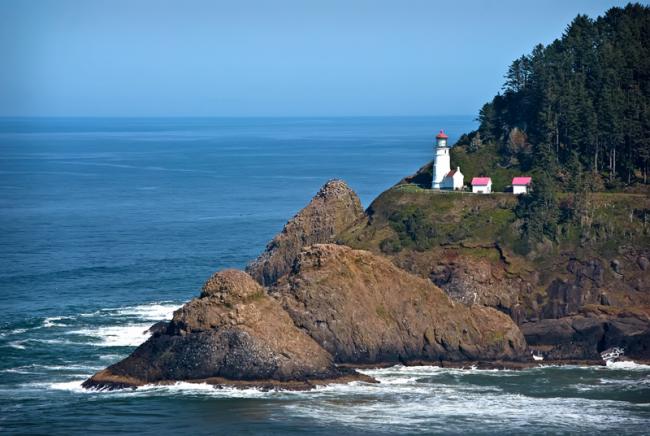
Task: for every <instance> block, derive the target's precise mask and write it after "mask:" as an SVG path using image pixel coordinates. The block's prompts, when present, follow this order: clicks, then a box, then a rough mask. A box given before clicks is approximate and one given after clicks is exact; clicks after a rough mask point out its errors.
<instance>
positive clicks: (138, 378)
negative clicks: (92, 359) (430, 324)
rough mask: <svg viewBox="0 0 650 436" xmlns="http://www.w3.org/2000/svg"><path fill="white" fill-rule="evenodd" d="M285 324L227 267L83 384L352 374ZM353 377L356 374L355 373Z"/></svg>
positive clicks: (271, 304) (256, 288) (272, 305)
mask: <svg viewBox="0 0 650 436" xmlns="http://www.w3.org/2000/svg"><path fill="white" fill-rule="evenodd" d="M355 375H358V374H356V373H355V372H354V371H350V370H345V369H338V368H336V367H335V366H334V364H333V361H332V357H331V355H330V354H329V353H328V352H327V351H325V350H324V349H323V348H321V347H320V346H319V345H318V344H317V343H316V342H315V341H314V340H313V339H312V338H310V337H309V336H308V335H307V334H306V333H304V332H303V331H301V330H299V329H298V328H296V327H295V325H294V324H293V322H292V320H291V318H290V317H289V316H288V314H287V313H286V312H285V311H284V310H283V309H282V307H281V306H280V304H279V303H278V302H277V301H275V300H274V299H273V298H270V297H269V296H268V295H267V294H266V292H265V290H264V289H263V288H262V287H261V286H260V285H259V284H258V283H257V282H255V281H254V280H253V279H252V278H251V277H250V276H249V275H248V274H246V273H244V272H241V271H235V270H227V271H223V272H220V273H217V274H215V275H214V276H213V277H212V278H210V280H209V281H208V282H207V283H206V284H205V286H204V288H203V292H202V294H201V297H200V298H197V299H194V300H192V301H190V302H189V303H187V304H186V305H185V306H183V307H182V308H181V309H179V310H177V311H176V312H175V313H174V317H173V319H172V321H171V322H170V323H169V325H168V326H167V328H166V329H165V330H164V331H159V332H158V333H155V334H154V336H152V337H151V338H150V339H149V340H147V341H146V342H145V343H144V344H142V345H141V346H140V347H138V348H137V349H136V350H135V351H134V352H133V353H132V354H131V355H130V356H129V357H127V358H126V359H124V360H122V361H121V362H118V363H116V364H115V365H112V366H110V367H108V368H107V369H105V370H103V371H100V372H99V373H97V374H95V375H94V376H93V377H91V378H90V379H89V380H87V381H86V382H85V383H84V386H85V387H99V388H104V387H105V388H120V387H128V386H138V385H142V384H145V383H152V382H162V381H168V380H207V381H210V379H213V378H218V379H219V380H218V381H219V384H227V383H228V381H258V382H262V381H265V380H266V381H275V382H293V381H308V380H331V379H336V378H339V377H342V376H348V377H351V376H352V377H351V378H352V379H354V376H355ZM357 378H362V377H361V376H360V375H359V377H357Z"/></svg>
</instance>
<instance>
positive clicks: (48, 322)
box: [43, 316, 73, 328]
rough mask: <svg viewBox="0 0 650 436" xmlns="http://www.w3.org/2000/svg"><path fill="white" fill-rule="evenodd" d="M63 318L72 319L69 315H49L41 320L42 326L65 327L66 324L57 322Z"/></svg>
mask: <svg viewBox="0 0 650 436" xmlns="http://www.w3.org/2000/svg"><path fill="white" fill-rule="evenodd" d="M64 319H73V317H71V316H51V317H48V318H45V320H43V328H50V327H66V326H67V325H66V324H63V323H59V321H62V320H64Z"/></svg>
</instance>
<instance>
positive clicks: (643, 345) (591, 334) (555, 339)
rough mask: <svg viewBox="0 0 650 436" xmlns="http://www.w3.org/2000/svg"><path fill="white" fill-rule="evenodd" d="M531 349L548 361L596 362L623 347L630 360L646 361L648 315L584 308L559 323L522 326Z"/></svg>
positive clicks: (649, 343) (649, 337) (641, 310)
mask: <svg viewBox="0 0 650 436" xmlns="http://www.w3.org/2000/svg"><path fill="white" fill-rule="evenodd" d="M521 329H522V331H523V333H524V335H525V336H526V340H527V341H528V343H529V344H530V346H531V348H532V349H535V350H537V351H539V353H540V354H543V355H544V356H545V357H546V358H548V359H594V360H599V359H600V353H601V352H603V351H604V350H607V349H608V348H611V347H623V348H624V349H625V355H626V356H627V357H630V358H633V359H645V360H647V359H650V313H649V312H648V310H647V309H646V308H636V309H631V308H626V309H619V308H613V307H607V306H586V307H584V308H582V309H581V310H580V313H579V314H577V315H573V316H567V317H564V318H560V319H543V320H541V321H538V322H534V323H525V324H522V326H521Z"/></svg>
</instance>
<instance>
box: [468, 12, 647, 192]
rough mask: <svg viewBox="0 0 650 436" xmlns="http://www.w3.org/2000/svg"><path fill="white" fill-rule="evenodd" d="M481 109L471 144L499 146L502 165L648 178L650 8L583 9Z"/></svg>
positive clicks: (566, 181)
mask: <svg viewBox="0 0 650 436" xmlns="http://www.w3.org/2000/svg"><path fill="white" fill-rule="evenodd" d="M505 79H506V80H505V83H504V85H503V89H502V92H501V93H499V94H497V95H496V96H495V97H494V98H493V99H492V101H491V102H489V103H486V104H485V105H484V106H483V108H482V109H481V110H480V113H479V121H480V127H479V129H478V131H477V132H473V133H472V134H470V135H468V136H465V137H464V139H465V140H466V142H467V144H461V145H465V148H466V149H467V151H468V152H472V151H475V150H476V149H477V148H479V147H480V144H481V143H492V144H497V146H498V154H499V158H500V159H501V160H502V164H503V165H512V166H518V167H519V168H520V169H521V170H522V171H535V170H538V171H540V172H545V173H548V174H550V175H551V176H552V177H553V178H555V179H556V180H557V181H558V182H559V183H560V184H562V185H563V186H564V187H567V188H568V187H569V186H570V185H571V184H572V183H575V181H574V180H573V179H574V178H575V177H576V174H575V171H576V169H578V168H579V171H581V172H588V173H592V174H593V175H595V176H596V177H598V178H600V179H602V181H603V182H605V183H606V184H607V185H608V186H610V187H613V186H617V185H621V184H631V183H638V182H640V183H648V170H649V168H648V167H649V165H650V7H647V6H643V5H640V4H628V5H627V6H626V7H624V8H618V7H616V8H612V9H610V10H608V11H607V13H606V14H605V15H604V16H602V17H598V18H597V19H595V20H593V19H591V18H589V17H587V16H586V15H578V16H577V17H576V18H575V19H574V20H573V22H572V23H571V24H570V25H569V26H568V27H567V29H566V30H565V32H564V34H563V35H562V37H561V38H559V39H557V40H555V41H554V42H553V43H551V44H550V45H548V46H543V45H541V44H540V45H537V46H536V47H534V48H533V50H532V52H531V53H530V54H528V55H525V56H521V57H520V58H519V59H516V60H515V61H514V62H513V63H512V65H510V68H509V69H508V72H507V74H506V77H505Z"/></svg>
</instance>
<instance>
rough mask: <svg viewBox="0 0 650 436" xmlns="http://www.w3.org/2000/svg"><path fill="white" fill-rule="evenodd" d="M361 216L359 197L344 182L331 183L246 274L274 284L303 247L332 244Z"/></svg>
mask: <svg viewBox="0 0 650 436" xmlns="http://www.w3.org/2000/svg"><path fill="white" fill-rule="evenodd" d="M362 217H363V208H362V207H361V202H360V201H359V197H357V194H355V192H354V191H352V190H351V189H350V188H349V187H348V185H347V184H346V183H345V182H343V181H342V180H331V181H329V182H327V183H326V184H325V185H324V186H323V187H322V188H321V189H320V191H318V193H317V194H316V196H315V197H314V198H313V199H312V200H311V202H310V203H309V204H308V205H307V206H306V207H305V208H304V209H302V210H301V211H300V212H298V214H297V215H296V216H294V217H293V218H292V219H291V220H289V222H287V224H286V225H285V226H284V228H283V229H282V232H281V233H279V234H278V235H277V236H276V237H275V238H273V240H272V241H271V242H270V243H269V244H268V246H267V247H266V251H264V253H262V255H260V257H258V258H257V259H256V260H255V261H253V262H251V264H250V265H248V267H247V268H246V271H247V272H248V273H249V274H250V275H251V276H252V277H253V278H254V279H255V280H257V281H258V282H259V283H261V284H263V285H265V286H269V285H272V284H273V283H275V282H276V280H277V279H278V278H279V277H281V276H283V275H284V274H286V273H288V272H289V271H290V270H291V265H292V264H293V262H294V260H295V258H296V256H297V255H298V253H299V252H300V250H301V249H302V247H304V246H306V245H311V244H318V243H326V242H333V241H334V238H335V237H336V235H337V234H339V233H340V232H342V231H343V230H344V229H346V228H347V227H349V226H350V225H351V224H352V223H353V222H355V221H356V220H357V219H359V218H362Z"/></svg>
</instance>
